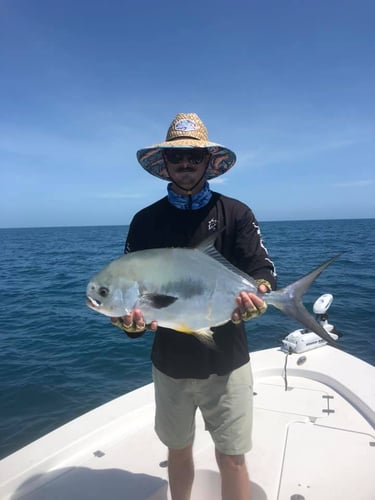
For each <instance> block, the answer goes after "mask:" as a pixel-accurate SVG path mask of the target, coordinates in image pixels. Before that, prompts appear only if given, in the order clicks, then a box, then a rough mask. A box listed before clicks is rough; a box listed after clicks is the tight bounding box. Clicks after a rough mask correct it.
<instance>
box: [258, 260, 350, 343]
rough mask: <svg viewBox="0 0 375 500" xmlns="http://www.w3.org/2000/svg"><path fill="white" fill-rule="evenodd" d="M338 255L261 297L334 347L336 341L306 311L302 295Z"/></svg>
mask: <svg viewBox="0 0 375 500" xmlns="http://www.w3.org/2000/svg"><path fill="white" fill-rule="evenodd" d="M340 255H341V254H339V255H336V256H335V257H332V258H331V259H328V260H327V261H325V262H323V264H321V265H320V266H319V267H317V268H316V269H314V270H313V271H311V272H310V273H309V274H306V276H303V277H302V278H300V279H299V280H297V281H295V282H294V283H291V284H290V285H288V286H286V287H285V288H281V289H280V290H276V291H273V292H270V293H267V294H265V295H264V296H263V299H264V300H265V301H266V302H267V304H271V305H273V306H274V307H276V308H277V309H279V310H280V311H282V312H283V313H285V314H286V315H288V316H290V317H291V318H293V319H295V320H297V321H299V322H300V323H302V324H303V325H304V326H305V327H306V328H308V329H309V330H311V331H313V332H314V333H316V334H317V335H319V337H321V338H322V339H324V340H325V341H326V342H327V343H328V344H330V345H332V346H334V347H337V343H336V342H335V341H334V340H333V339H332V337H331V336H330V335H329V334H328V333H327V331H326V330H325V329H324V328H323V327H322V325H321V324H320V323H318V321H317V320H316V319H315V318H314V317H313V316H312V315H311V314H310V313H309V312H308V311H307V309H306V308H305V306H304V305H303V302H302V297H303V295H304V293H305V292H306V290H308V288H309V287H310V286H311V284H312V283H313V282H314V281H315V280H316V278H317V277H318V276H319V275H320V274H321V273H322V272H323V271H324V269H326V268H327V267H328V266H329V265H330V264H332V263H333V262H334V261H335V260H336V259H337V258H338V257H339V256H340Z"/></svg>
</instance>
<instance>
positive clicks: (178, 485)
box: [168, 446, 235, 500]
mask: <svg viewBox="0 0 375 500" xmlns="http://www.w3.org/2000/svg"><path fill="white" fill-rule="evenodd" d="M168 476H169V487H170V490H171V496H172V500H190V495H191V489H192V486H193V480H194V463H193V447H192V446H188V447H187V448H183V449H181V450H173V449H170V448H169V453H168ZM228 498H229V497H228ZM233 498H235V497H232V500H233Z"/></svg>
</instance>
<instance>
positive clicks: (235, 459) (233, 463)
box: [216, 450, 245, 469]
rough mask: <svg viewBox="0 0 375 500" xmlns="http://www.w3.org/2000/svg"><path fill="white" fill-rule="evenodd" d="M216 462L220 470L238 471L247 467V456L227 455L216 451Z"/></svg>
mask: <svg viewBox="0 0 375 500" xmlns="http://www.w3.org/2000/svg"><path fill="white" fill-rule="evenodd" d="M216 460H217V463H218V466H219V468H220V469H222V468H225V469H238V468H241V467H243V466H244V465H245V455H225V454H224V453H221V451H219V450H216Z"/></svg>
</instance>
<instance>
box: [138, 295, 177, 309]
mask: <svg viewBox="0 0 375 500" xmlns="http://www.w3.org/2000/svg"><path fill="white" fill-rule="evenodd" d="M177 298H178V297H172V296H171V295H162V294H156V293H145V294H143V295H142V297H141V298H140V300H139V302H138V305H139V307H140V309H142V305H147V306H149V307H153V308H154V309H163V308H164V307H168V306H170V305H171V304H173V302H176V300H177Z"/></svg>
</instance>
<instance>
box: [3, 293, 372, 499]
mask: <svg viewBox="0 0 375 500" xmlns="http://www.w3.org/2000/svg"><path fill="white" fill-rule="evenodd" d="M331 302H332V296H331V295H330V294H324V295H323V296H322V297H320V298H319V299H318V300H317V301H316V302H315V304H314V311H315V313H316V314H317V317H318V319H319V321H321V323H322V324H323V326H324V327H325V328H326V330H327V331H328V332H329V333H330V334H331V335H332V337H333V338H337V337H338V336H339V334H338V332H336V331H335V329H334V327H333V325H331V324H329V323H328V316H327V309H328V307H329V306H330V304H331ZM251 361H252V369H253V377H254V419H253V447H252V450H251V451H250V452H249V453H248V454H247V455H246V460H247V464H248V469H249V474H250V481H251V499H252V500H374V498H375V479H374V471H375V435H374V426H375V367H374V366H372V365H371V364H369V363H366V362H364V361H362V360H361V359H359V358H357V357H355V356H352V355H350V354H348V353H346V352H344V351H343V350H342V349H338V348H334V347H331V346H329V345H327V344H326V342H325V341H323V340H321V339H320V338H319V337H317V336H316V335H315V334H314V333H312V332H309V331H306V330H302V329H300V330H296V331H294V332H292V333H291V334H289V335H288V336H287V337H286V338H285V339H284V340H283V341H282V344H281V346H279V347H274V348H271V349H265V350H261V351H257V352H252V353H251ZM153 420H154V394H153V384H148V385H145V386H143V387H141V388H139V389H136V390H134V391H132V392H130V393H128V394H124V395H123V396H121V397H118V398H116V399H114V400H112V401H110V402H108V403H106V404H104V405H102V406H100V407H98V408H96V409H94V410H92V411H90V412H88V413H86V414H84V415H82V416H80V417H78V418H76V419H74V420H72V421H71V422H69V423H67V424H65V425H63V426H62V427H60V428H58V429H56V430H54V431H52V432H50V433H49V434H47V435H45V436H44V437H41V438H40V439H38V440H36V441H34V442H32V443H31V444H29V445H27V446H25V447H23V448H21V449H20V450H18V451H16V452H15V453H13V454H11V455H9V456H8V457H6V458H4V459H2V460H1V461H0V498H1V499H2V500H7V499H12V500H18V499H23V500H47V499H48V500H52V499H53V500H94V499H98V500H99V499H103V498H106V499H108V500H120V499H121V500H168V499H170V496H169V491H168V474H167V467H168V463H167V455H166V448H165V447H164V446H163V445H162V444H161V443H160V442H159V440H158V438H157V437H156V435H155V433H154V429H153ZM194 459H195V467H196V472H195V480H194V486H193V491H192V496H191V499H192V500H214V499H215V500H217V499H220V498H221V494H220V475H219V472H218V468H217V465H216V462H215V453H214V446H213V443H212V441H211V438H210V436H209V434H208V433H207V432H206V431H205V429H204V423H203V420H202V417H201V416H200V414H199V412H197V430H196V438H195V443H194ZM233 500H235V499H233Z"/></svg>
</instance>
